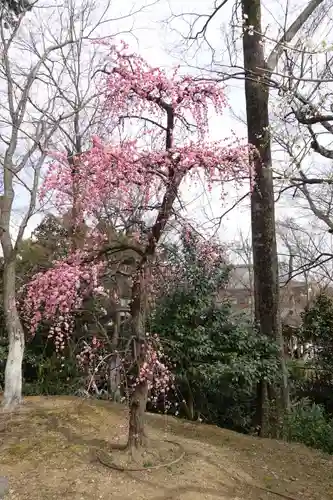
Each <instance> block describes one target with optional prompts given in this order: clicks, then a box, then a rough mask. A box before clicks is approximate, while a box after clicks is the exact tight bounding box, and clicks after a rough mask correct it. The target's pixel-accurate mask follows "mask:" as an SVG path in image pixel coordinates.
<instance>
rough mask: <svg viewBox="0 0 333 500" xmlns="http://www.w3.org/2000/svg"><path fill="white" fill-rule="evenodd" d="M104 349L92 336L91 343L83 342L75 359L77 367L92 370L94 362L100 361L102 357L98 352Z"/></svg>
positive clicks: (101, 343)
mask: <svg viewBox="0 0 333 500" xmlns="http://www.w3.org/2000/svg"><path fill="white" fill-rule="evenodd" d="M103 348H104V344H103V342H101V341H100V340H98V339H97V337H96V336H93V338H92V340H91V343H90V344H89V343H88V342H84V346H83V348H82V350H81V352H80V353H79V354H77V356H76V359H77V361H78V363H79V366H81V367H82V368H87V367H89V368H93V367H94V366H95V363H96V360H99V361H101V360H102V359H103V356H102V354H101V352H100V350H101V349H103Z"/></svg>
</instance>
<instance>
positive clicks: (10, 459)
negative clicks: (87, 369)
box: [0, 398, 333, 500]
mask: <svg viewBox="0 0 333 500" xmlns="http://www.w3.org/2000/svg"><path fill="white" fill-rule="evenodd" d="M147 419H148V431H149V434H150V436H151V437H152V439H153V440H154V441H155V442H157V441H158V440H161V439H169V440H170V439H171V440H176V441H178V442H179V443H180V444H181V445H182V446H183V447H184V448H185V451H186V455H185V458H184V459H183V460H182V461H181V462H180V463H178V464H176V465H174V466H171V467H167V468H161V469H158V470H152V471H149V470H144V471H142V472H131V473H129V472H118V471H116V470H111V469H108V468H106V467H104V466H103V465H101V464H100V463H98V462H97V460H96V456H95V451H96V448H98V449H102V450H105V451H108V452H110V449H109V443H115V442H121V441H123V440H125V438H126V430H127V422H126V412H125V411H124V409H123V408H122V407H119V406H116V405H112V404H111V403H108V402H102V401H100V402H88V401H82V400H80V399H78V398H28V401H27V403H26V405H25V406H24V407H23V408H22V409H21V410H20V412H19V413H18V414H16V415H9V414H2V415H1V416H0V439H1V455H0V463H1V469H0V475H2V476H7V477H8V478H9V484H10V491H9V493H8V495H7V497H6V498H8V499H11V500H14V499H19V500H25V499H27V500H28V499H29V500H31V499H34V500H51V499H57V500H59V499H61V500H67V499H72V500H79V499H84V500H88V499H89V500H92V499H94V500H95V499H103V500H106V499H108V500H109V499H111V498H112V500H126V499H129V498H132V497H133V498H134V497H135V498H136V499H137V500H140V499H145V500H172V499H173V500H199V499H200V500H203V499H206V500H216V499H220V500H223V499H225V500H273V499H278V498H279V496H278V495H277V493H280V495H282V497H283V495H288V496H289V497H292V498H295V499H297V500H329V499H332V498H333V467H332V465H333V460H332V458H331V457H328V456H325V455H323V454H320V453H319V452H315V451H313V450H309V449H307V448H305V447H303V446H300V445H289V444H286V443H280V442H277V441H271V440H259V439H255V438H250V437H246V436H242V435H239V434H236V433H232V432H229V431H225V430H222V429H218V428H216V427H213V426H205V425H200V424H190V423H188V422H184V421H181V420H176V419H173V418H165V417H161V416H156V415H148V416H147ZM147 465H149V464H147ZM273 491H274V493H273ZM280 498H281V496H280ZM284 498H286V496H284Z"/></svg>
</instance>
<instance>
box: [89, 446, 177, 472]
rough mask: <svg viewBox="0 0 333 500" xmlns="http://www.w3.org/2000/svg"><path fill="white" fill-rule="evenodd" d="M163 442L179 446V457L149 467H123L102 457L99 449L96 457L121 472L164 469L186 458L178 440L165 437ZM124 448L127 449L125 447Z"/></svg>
mask: <svg viewBox="0 0 333 500" xmlns="http://www.w3.org/2000/svg"><path fill="white" fill-rule="evenodd" d="M163 442H164V443H170V444H173V445H175V446H177V447H178V448H179V451H180V454H179V456H178V457H177V458H174V459H173V460H171V461H170V462H165V463H163V464H158V465H149V466H147V467H122V466H121V465H117V464H115V463H114V462H111V460H109V459H108V458H106V457H105V458H103V457H101V455H100V452H99V451H97V452H96V457H97V460H98V461H99V462H100V463H101V464H102V465H104V466H105V467H108V468H109V469H114V470H118V471H120V472H140V471H144V470H153V469H154V470H156V469H162V468H163V467H171V465H174V464H177V463H178V462H180V461H181V460H182V459H183V458H184V456H185V450H184V448H183V447H182V445H181V444H179V443H177V442H176V441H169V440H167V439H164V440H163ZM123 449H125V447H124V448H123Z"/></svg>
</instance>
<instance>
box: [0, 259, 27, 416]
mask: <svg viewBox="0 0 333 500" xmlns="http://www.w3.org/2000/svg"><path fill="white" fill-rule="evenodd" d="M3 280H4V293H3V295H4V313H5V322H6V329H7V332H8V340H9V352H8V357H7V363H6V371H5V391H4V401H3V405H4V407H5V408H6V409H11V408H13V407H15V406H16V405H18V404H20V403H21V402H22V361H23V355H24V331H23V327H22V324H21V321H20V317H19V313H18V310H17V306H16V291H15V281H16V280H15V259H11V260H9V261H8V262H6V259H5V264H4V273H3Z"/></svg>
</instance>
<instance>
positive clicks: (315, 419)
mask: <svg viewBox="0 0 333 500" xmlns="http://www.w3.org/2000/svg"><path fill="white" fill-rule="evenodd" d="M284 438H285V439H287V440H288V441H296V442H298V443H303V444H305V445H306V446H310V447H311V448H317V449H320V450H322V451H325V452H326V453H330V454H333V419H331V418H330V417H328V415H327V414H326V412H325V409H324V408H323V407H322V406H321V405H317V404H315V403H311V402H310V400H308V399H302V400H300V401H299V402H298V403H296V404H295V405H294V406H293V408H292V409H291V411H290V412H289V414H288V415H287V416H286V418H285V421H284Z"/></svg>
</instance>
